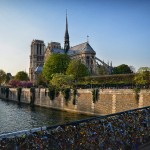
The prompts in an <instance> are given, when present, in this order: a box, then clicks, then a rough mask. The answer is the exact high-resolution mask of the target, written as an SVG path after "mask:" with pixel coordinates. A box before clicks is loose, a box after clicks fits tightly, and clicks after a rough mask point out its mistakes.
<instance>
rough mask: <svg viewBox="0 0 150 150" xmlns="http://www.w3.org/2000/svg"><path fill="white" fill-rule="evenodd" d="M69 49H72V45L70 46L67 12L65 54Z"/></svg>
mask: <svg viewBox="0 0 150 150" xmlns="http://www.w3.org/2000/svg"><path fill="white" fill-rule="evenodd" d="M69 48H70V44H69V33H68V18H67V11H66V31H65V39H64V50H65V53H67V52H68V50H69Z"/></svg>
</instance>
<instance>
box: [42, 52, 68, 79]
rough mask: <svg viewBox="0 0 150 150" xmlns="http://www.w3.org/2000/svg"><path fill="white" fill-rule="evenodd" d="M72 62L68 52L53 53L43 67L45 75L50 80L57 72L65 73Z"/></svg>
mask: <svg viewBox="0 0 150 150" xmlns="http://www.w3.org/2000/svg"><path fill="white" fill-rule="evenodd" d="M69 62H70V58H69V56H68V55H66V54H52V55H51V56H49V58H48V59H47V61H46V63H45V64H44V68H43V76H44V77H45V79H46V80H48V81H50V80H51V79H52V75H53V74H55V73H65V72H66V70H67V68H68V65H69Z"/></svg>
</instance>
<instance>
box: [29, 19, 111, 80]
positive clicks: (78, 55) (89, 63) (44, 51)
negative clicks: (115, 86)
mask: <svg viewBox="0 0 150 150" xmlns="http://www.w3.org/2000/svg"><path fill="white" fill-rule="evenodd" d="M58 53H59V54H67V55H69V56H70V58H71V59H78V60H81V62H82V63H83V64H84V65H85V66H86V67H87V68H88V69H89V71H90V73H91V74H92V75H97V74H98V67H99V66H101V65H100V64H102V65H103V66H104V67H105V68H106V70H107V71H108V73H109V74H111V71H112V65H111V66H109V64H106V63H104V61H101V60H100V59H99V58H97V57H96V52H95V51H94V50H93V48H92V47H91V46H90V44H89V42H88V41H87V42H85V43H81V44H79V45H76V46H73V47H70V41H69V32H68V20H67V16H66V31H65V37H64V48H61V44H60V43H59V42H51V43H48V46H47V47H45V44H44V41H41V40H33V41H32V43H31V55H30V68H29V77H30V80H31V81H33V82H36V78H37V75H38V74H40V73H42V69H43V65H44V63H45V61H46V60H47V58H48V57H49V56H50V55H51V54H58ZM99 63H100V64H99Z"/></svg>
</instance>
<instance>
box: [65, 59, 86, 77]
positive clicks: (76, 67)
mask: <svg viewBox="0 0 150 150" xmlns="http://www.w3.org/2000/svg"><path fill="white" fill-rule="evenodd" d="M66 74H67V75H73V76H74V77H75V79H78V78H80V77H84V76H88V75H89V71H88V68H87V67H86V66H85V65H84V64H82V63H81V61H80V60H72V61H71V62H70V63H69V66H68V68H67V71H66Z"/></svg>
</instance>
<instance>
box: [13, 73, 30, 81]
mask: <svg viewBox="0 0 150 150" xmlns="http://www.w3.org/2000/svg"><path fill="white" fill-rule="evenodd" d="M15 80H18V81H29V77H28V74H27V73H26V72H25V71H19V72H17V74H16V75H15Z"/></svg>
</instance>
